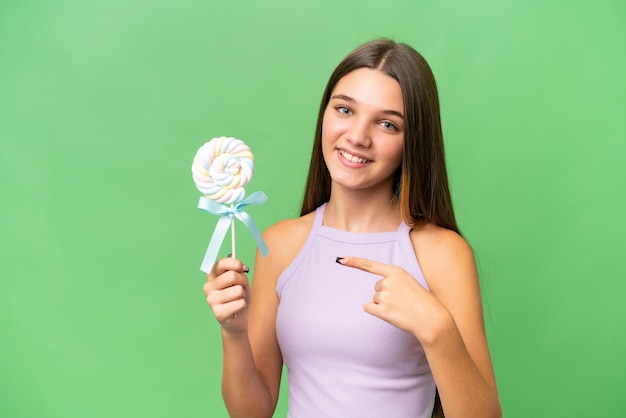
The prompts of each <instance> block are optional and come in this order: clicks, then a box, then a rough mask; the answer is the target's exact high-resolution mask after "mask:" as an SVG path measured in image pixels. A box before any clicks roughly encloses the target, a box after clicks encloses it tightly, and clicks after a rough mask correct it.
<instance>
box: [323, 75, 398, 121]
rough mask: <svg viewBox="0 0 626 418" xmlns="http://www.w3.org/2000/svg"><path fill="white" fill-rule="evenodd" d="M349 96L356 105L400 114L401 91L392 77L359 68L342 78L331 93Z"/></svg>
mask: <svg viewBox="0 0 626 418" xmlns="http://www.w3.org/2000/svg"><path fill="white" fill-rule="evenodd" d="M338 94H341V95H345V96H349V97H351V98H352V99H354V100H355V101H357V102H358V103H362V104H365V105H369V106H372V107H376V108H380V109H388V110H396V111H398V112H401V111H402V109H403V101H402V90H401V88H400V84H399V83H398V81H396V79H394V78H393V77H390V76H388V75H387V74H385V73H383V72H381V71H379V70H376V69H371V68H359V69H358V70H354V71H352V72H350V73H348V74H346V75H345V76H344V77H342V78H341V79H340V80H339V81H338V82H337V84H336V85H335V88H334V89H333V91H332V94H331V96H334V95H338Z"/></svg>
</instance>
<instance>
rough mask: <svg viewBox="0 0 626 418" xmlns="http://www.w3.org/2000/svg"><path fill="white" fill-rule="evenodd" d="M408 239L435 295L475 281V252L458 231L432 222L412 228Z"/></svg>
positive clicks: (444, 293)
mask: <svg viewBox="0 0 626 418" xmlns="http://www.w3.org/2000/svg"><path fill="white" fill-rule="evenodd" d="M411 242H412V244H413V249H414V250H415V255H416V256H417V259H418V262H419V264H420V267H421V268H422V272H423V273H424V276H425V278H426V281H427V282H428V286H429V287H430V288H431V291H432V292H433V293H434V294H435V295H437V296H443V297H444V298H445V295H446V294H448V293H449V292H450V291H451V290H454V289H455V288H456V289H458V290H460V289H462V288H466V287H467V286H470V287H475V286H476V285H477V284H478V276H477V272H476V262H475V260H474V252H473V251H472V248H471V246H470V245H469V243H468V242H467V241H466V240H465V239H464V238H463V237H462V236H461V235H459V234H458V233H456V232H454V231H451V230H449V229H446V228H442V227H440V226H437V225H434V224H425V225H421V226H419V227H417V228H414V229H413V230H412V231H411Z"/></svg>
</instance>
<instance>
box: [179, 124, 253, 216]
mask: <svg viewBox="0 0 626 418" xmlns="http://www.w3.org/2000/svg"><path fill="white" fill-rule="evenodd" d="M191 172H192V174H193V179H194V181H195V182H196V187H197V188H198V190H200V193H202V194H203V195H205V196H206V197H207V198H209V199H211V200H214V201H216V202H220V203H227V204H231V203H236V202H239V201H241V200H243V198H244V197H245V196H246V192H245V190H244V188H243V187H244V186H245V185H246V184H247V183H248V182H249V181H250V179H251V178H252V173H253V172H254V155H252V152H251V151H250V148H249V147H248V146H247V145H246V144H244V142H243V141H241V140H239V139H235V138H226V137H220V138H214V139H212V140H211V141H209V142H207V143H206V144H204V145H203V146H201V147H200V149H199V150H198V152H197V153H196V156H195V158H194V159H193V164H192V166H191Z"/></svg>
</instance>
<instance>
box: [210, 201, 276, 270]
mask: <svg viewBox="0 0 626 418" xmlns="http://www.w3.org/2000/svg"><path fill="white" fill-rule="evenodd" d="M266 200H267V196H266V195H265V193H263V192H255V193H252V194H251V195H250V196H248V197H247V198H245V199H244V200H242V201H241V202H239V203H237V204H236V205H231V206H226V205H222V204H221V203H217V202H215V201H213V200H211V199H209V198H207V197H204V196H200V201H199V202H198V209H200V210H203V211H205V212H209V213H211V214H213V215H218V216H219V217H220V219H219V221H217V225H215V230H214V231H213V235H212V236H211V241H210V242H209V248H207V250H206V254H205V255H204V259H203V260H202V265H201V266H200V270H202V271H203V272H205V273H208V272H210V271H211V268H213V263H215V259H216V258H217V253H218V252H219V250H220V247H221V246H222V242H224V237H225V236H226V233H227V232H228V227H229V226H230V224H231V222H233V217H235V218H237V219H239V220H240V221H241V222H243V223H244V225H245V226H247V227H248V230H249V231H250V234H252V238H254V240H255V241H256V245H257V247H259V251H261V254H262V255H263V257H265V256H266V255H267V253H268V252H269V250H268V249H267V245H265V241H263V237H261V233H260V232H259V229H258V228H257V227H256V224H255V223H254V221H253V220H252V217H251V216H250V215H248V213H246V212H245V211H243V210H242V209H243V208H244V207H246V206H248V205H260V204H261V203H263V202H265V201H266Z"/></svg>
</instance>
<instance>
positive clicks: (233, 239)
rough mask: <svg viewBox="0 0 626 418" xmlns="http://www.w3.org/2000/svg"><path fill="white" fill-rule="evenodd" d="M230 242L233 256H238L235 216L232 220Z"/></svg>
mask: <svg viewBox="0 0 626 418" xmlns="http://www.w3.org/2000/svg"><path fill="white" fill-rule="evenodd" d="M230 243H231V254H232V255H233V258H237V254H236V253H235V218H234V217H233V220H232V221H231V222H230Z"/></svg>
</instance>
